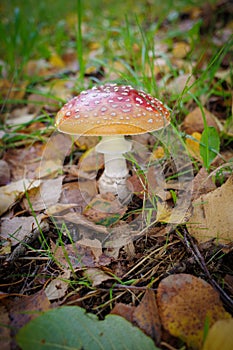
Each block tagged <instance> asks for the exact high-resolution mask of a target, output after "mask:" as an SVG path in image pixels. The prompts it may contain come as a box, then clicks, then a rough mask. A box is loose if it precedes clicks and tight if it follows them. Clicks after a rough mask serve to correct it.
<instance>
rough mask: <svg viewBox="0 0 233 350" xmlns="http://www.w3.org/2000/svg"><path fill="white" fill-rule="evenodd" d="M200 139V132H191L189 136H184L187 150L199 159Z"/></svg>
mask: <svg viewBox="0 0 233 350" xmlns="http://www.w3.org/2000/svg"><path fill="white" fill-rule="evenodd" d="M200 140H201V134H200V133H199V132H197V131H196V132H193V133H192V135H191V136H189V135H187V136H186V141H185V142H186V146H187V150H188V152H189V153H190V155H191V156H192V157H194V158H195V159H197V160H199V161H201V160H202V158H201V155H200Z"/></svg>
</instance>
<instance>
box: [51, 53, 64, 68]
mask: <svg viewBox="0 0 233 350" xmlns="http://www.w3.org/2000/svg"><path fill="white" fill-rule="evenodd" d="M49 63H50V64H51V65H52V66H53V67H55V68H64V67H65V63H64V61H63V59H62V58H61V57H60V56H59V55H58V54H57V53H56V52H53V53H52V54H51V56H50V58H49Z"/></svg>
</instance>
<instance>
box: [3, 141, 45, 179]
mask: <svg viewBox="0 0 233 350" xmlns="http://www.w3.org/2000/svg"><path fill="white" fill-rule="evenodd" d="M43 150H44V145H43V144H42V143H39V142H37V143H35V144H33V145H30V147H24V148H22V147H17V148H14V149H12V148H10V149H9V150H7V151H6V153H5V155H4V160H5V161H7V163H8V164H9V166H10V171H11V181H16V180H21V179H22V178H27V179H38V176H37V174H36V168H37V167H38V165H39V163H40V158H41V156H42V153H43Z"/></svg>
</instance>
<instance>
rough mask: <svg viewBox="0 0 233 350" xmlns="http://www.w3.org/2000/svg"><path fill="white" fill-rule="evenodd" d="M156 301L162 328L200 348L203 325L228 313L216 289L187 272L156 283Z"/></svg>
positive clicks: (189, 345) (226, 317)
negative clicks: (157, 284)
mask: <svg viewBox="0 0 233 350" xmlns="http://www.w3.org/2000/svg"><path fill="white" fill-rule="evenodd" d="M157 302H158V308H159V315H160V318H161V321H162V325H163V327H164V329H166V330H167V331H168V332H169V333H170V334H171V335H173V336H175V337H178V338H180V339H181V340H183V341H184V342H185V343H186V344H187V346H188V348H189V349H195V350H199V349H201V347H202V343H203V338H204V329H205V327H206V326H208V327H211V326H212V325H213V324H214V323H215V322H216V321H217V320H220V319H229V318H230V317H231V315H230V314H229V313H227V312H226V311H225V309H224V307H223V305H222V302H221V300H220V297H219V294H218V292H217V291H216V290H215V289H213V288H212V286H211V285H210V284H208V283H207V282H205V281H204V280H203V279H201V278H198V277H195V276H192V275H189V274H183V273H181V274H174V275H170V276H168V277H166V278H164V279H163V280H162V281H161V282H160V284H159V286H158V293H157ZM206 350H207V349H206ZM208 350H209V349H208Z"/></svg>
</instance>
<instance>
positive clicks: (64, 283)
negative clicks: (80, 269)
mask: <svg viewBox="0 0 233 350" xmlns="http://www.w3.org/2000/svg"><path fill="white" fill-rule="evenodd" d="M70 275H71V271H70V270H66V271H64V272H63V273H62V274H60V275H59V276H58V277H57V278H54V279H53V280H52V281H51V282H50V283H49V284H47V286H46V287H45V289H44V292H45V295H46V296H47V298H48V300H56V299H61V298H62V297H64V296H65V294H66V292H67V290H68V288H69V283H70V281H69V279H70Z"/></svg>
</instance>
